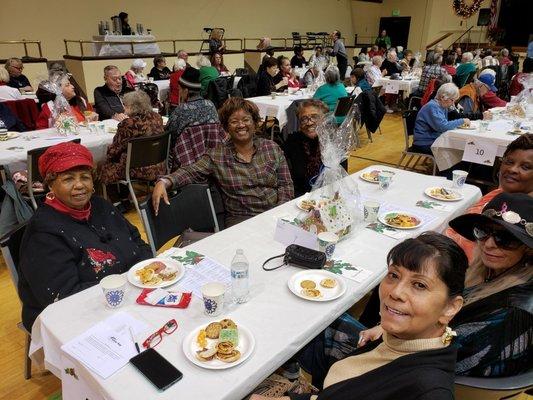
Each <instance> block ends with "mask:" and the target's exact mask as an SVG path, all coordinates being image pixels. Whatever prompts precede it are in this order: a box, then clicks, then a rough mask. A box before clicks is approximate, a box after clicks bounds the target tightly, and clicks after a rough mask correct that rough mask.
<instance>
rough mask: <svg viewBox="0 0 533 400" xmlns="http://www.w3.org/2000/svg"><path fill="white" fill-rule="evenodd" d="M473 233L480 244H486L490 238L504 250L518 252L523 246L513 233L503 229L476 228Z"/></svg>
mask: <svg viewBox="0 0 533 400" xmlns="http://www.w3.org/2000/svg"><path fill="white" fill-rule="evenodd" d="M473 233H474V238H475V239H476V240H477V241H479V242H485V241H486V240H488V238H489V237H492V238H493V239H494V243H496V246H498V247H499V248H501V249H504V250H516V249H518V248H519V247H520V246H521V245H522V242H521V241H520V240H518V239H517V238H516V237H515V236H514V235H513V234H512V233H510V232H507V231H504V230H501V229H495V228H489V227H486V226H483V227H481V226H476V227H474V232H473Z"/></svg>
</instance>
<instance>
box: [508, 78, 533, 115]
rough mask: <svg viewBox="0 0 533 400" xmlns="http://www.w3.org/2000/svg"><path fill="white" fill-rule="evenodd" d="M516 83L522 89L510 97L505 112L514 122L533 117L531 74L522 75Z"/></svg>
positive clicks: (532, 83)
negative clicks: (519, 84) (518, 83)
mask: <svg viewBox="0 0 533 400" xmlns="http://www.w3.org/2000/svg"><path fill="white" fill-rule="evenodd" d="M518 81H519V82H520V83H521V84H522V86H523V87H524V89H523V90H522V91H521V92H520V93H518V94H517V95H516V96H513V97H511V101H510V102H509V103H508V104H507V107H506V112H507V114H508V116H509V117H511V118H512V119H514V120H522V119H524V118H526V117H529V118H531V117H532V116H533V74H522V76H520V77H518Z"/></svg>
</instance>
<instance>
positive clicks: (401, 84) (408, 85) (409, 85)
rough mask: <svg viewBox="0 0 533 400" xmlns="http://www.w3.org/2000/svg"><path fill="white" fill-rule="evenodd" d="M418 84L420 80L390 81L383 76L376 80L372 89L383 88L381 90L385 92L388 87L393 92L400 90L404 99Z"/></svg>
mask: <svg viewBox="0 0 533 400" xmlns="http://www.w3.org/2000/svg"><path fill="white" fill-rule="evenodd" d="M419 83H420V79H390V77H388V76H384V77H383V78H380V79H378V80H376V81H375V82H374V84H373V85H372V87H383V90H385V91H386V89H387V85H388V86H389V87H391V88H393V89H395V90H398V91H400V90H402V91H403V93H404V97H407V96H409V95H410V94H411V93H413V92H414V91H415V90H416V89H417V88H418V84H419Z"/></svg>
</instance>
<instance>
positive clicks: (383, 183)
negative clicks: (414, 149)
mask: <svg viewBox="0 0 533 400" xmlns="http://www.w3.org/2000/svg"><path fill="white" fill-rule="evenodd" d="M393 176H394V174H393V173H392V172H388V171H381V172H380V173H379V175H378V180H379V188H380V189H381V190H387V189H388V188H389V186H390V184H391V181H392V177H393Z"/></svg>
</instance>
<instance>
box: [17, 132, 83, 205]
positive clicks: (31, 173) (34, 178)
mask: <svg viewBox="0 0 533 400" xmlns="http://www.w3.org/2000/svg"><path fill="white" fill-rule="evenodd" d="M71 142H72V143H78V144H79V143H81V139H74V140H71ZM49 147H52V146H46V147H39V148H37V149H32V150H28V153H27V159H26V162H27V166H28V196H29V198H30V202H31V205H32V207H33V209H34V210H37V199H36V197H37V198H42V197H43V196H44V193H42V194H36V193H35V192H34V191H33V183H34V182H42V181H43V180H44V178H45V177H44V176H41V173H40V172H39V157H41V156H42V155H43V153H44V152H45V151H46V150H47V149H48V148H49Z"/></svg>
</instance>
